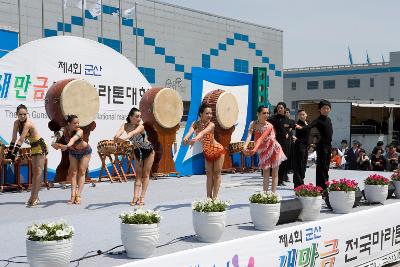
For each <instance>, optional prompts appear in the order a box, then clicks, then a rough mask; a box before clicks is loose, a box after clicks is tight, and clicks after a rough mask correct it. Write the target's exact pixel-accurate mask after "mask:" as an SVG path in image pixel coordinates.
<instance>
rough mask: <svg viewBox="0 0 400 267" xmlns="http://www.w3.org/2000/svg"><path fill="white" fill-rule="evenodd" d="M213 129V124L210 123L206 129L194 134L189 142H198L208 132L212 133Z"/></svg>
mask: <svg viewBox="0 0 400 267" xmlns="http://www.w3.org/2000/svg"><path fill="white" fill-rule="evenodd" d="M214 128H215V124H214V123H212V122H210V123H209V124H208V125H207V127H206V128H204V129H203V130H202V131H201V132H199V133H198V134H196V136H195V137H194V138H193V139H192V140H191V141H193V142H198V141H200V140H201V139H202V138H203V136H204V135H206V134H208V133H209V132H212V131H213V130H214Z"/></svg>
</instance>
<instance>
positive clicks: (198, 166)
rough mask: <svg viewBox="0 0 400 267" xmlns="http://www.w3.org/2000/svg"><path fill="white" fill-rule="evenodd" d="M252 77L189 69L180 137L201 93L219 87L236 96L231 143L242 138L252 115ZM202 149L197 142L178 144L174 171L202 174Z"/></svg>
mask: <svg viewBox="0 0 400 267" xmlns="http://www.w3.org/2000/svg"><path fill="white" fill-rule="evenodd" d="M252 79H253V75H251V74H247V73H238V72H228V71H221V70H212V69H202V68H192V95H191V101H190V110H189V116H188V120H187V123H186V127H185V132H184V134H183V137H184V136H185V135H186V133H187V132H188V131H189V129H190V127H191V125H192V123H193V122H194V121H196V120H197V119H198V114H197V113H198V109H199V107H200V105H201V102H202V100H203V98H204V96H205V95H206V94H207V93H208V92H211V91H213V90H217V89H222V90H225V91H226V92H229V93H232V94H233V95H234V96H235V97H236V100H237V103H238V107H239V116H238V117H239V119H238V121H237V123H236V125H235V131H234V132H233V133H232V139H231V143H235V142H238V141H241V140H243V138H245V137H246V136H247V128H248V126H249V124H250V121H251V116H252V106H251V103H252V101H251V99H252V91H251V87H252ZM249 103H250V104H249ZM183 137H182V141H183ZM202 152H203V150H202V147H201V143H200V142H197V143H195V144H194V145H193V146H192V147H190V148H189V146H185V145H182V146H181V147H180V149H179V152H178V155H177V157H176V160H175V165H176V168H177V171H178V172H180V173H181V174H183V175H191V174H204V157H203V153H202Z"/></svg>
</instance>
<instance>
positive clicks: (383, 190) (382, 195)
mask: <svg viewBox="0 0 400 267" xmlns="http://www.w3.org/2000/svg"><path fill="white" fill-rule="evenodd" d="M388 188H389V187H388V186H387V185H369V184H367V185H365V188H364V193H365V197H366V198H367V200H368V202H369V203H378V202H379V203H382V204H384V203H385V200H386V198H387V196H388Z"/></svg>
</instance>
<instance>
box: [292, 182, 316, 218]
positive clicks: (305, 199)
mask: <svg viewBox="0 0 400 267" xmlns="http://www.w3.org/2000/svg"><path fill="white" fill-rule="evenodd" d="M294 191H295V194H296V196H297V198H298V199H299V200H300V202H301V206H302V210H301V213H300V215H299V219H300V220H302V221H315V220H317V219H318V217H319V213H320V211H321V202H322V195H321V193H322V187H319V186H314V185H313V184H311V183H310V184H308V185H300V186H298V187H296V188H295V189H294Z"/></svg>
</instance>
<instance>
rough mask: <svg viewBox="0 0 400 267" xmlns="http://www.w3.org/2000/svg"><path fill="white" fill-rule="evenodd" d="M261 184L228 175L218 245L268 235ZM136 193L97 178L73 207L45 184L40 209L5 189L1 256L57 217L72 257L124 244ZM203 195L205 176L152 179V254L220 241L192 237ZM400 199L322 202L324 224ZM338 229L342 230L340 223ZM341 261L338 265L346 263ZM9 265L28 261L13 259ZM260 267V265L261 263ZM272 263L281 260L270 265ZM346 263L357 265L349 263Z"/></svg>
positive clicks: (256, 176)
mask: <svg viewBox="0 0 400 267" xmlns="http://www.w3.org/2000/svg"><path fill="white" fill-rule="evenodd" d="M370 173H372V172H365V171H343V170H331V171H330V177H331V179H335V178H336V179H338V178H351V179H357V180H359V181H360V182H361V181H362V180H363V179H364V178H366V177H367V176H368V174H370ZM381 174H382V175H384V176H386V177H389V176H390V175H391V173H389V172H387V173H381ZM306 176H307V177H308V178H307V180H306V182H314V179H313V178H310V177H315V169H313V168H311V169H307V175H306ZM360 187H361V188H363V184H360ZM261 188H262V179H261V174H260V173H246V174H240V173H239V174H229V175H228V174H227V175H224V176H223V179H222V186H221V191H220V198H221V199H223V200H229V201H231V202H232V205H231V207H230V209H229V210H228V212H227V225H228V226H227V227H226V229H225V231H224V234H223V236H222V239H221V240H220V242H219V243H217V244H221V242H223V241H231V240H235V239H239V240H241V239H240V238H245V237H254V238H256V235H263V234H266V232H262V231H257V230H254V228H253V225H252V224H251V223H250V222H251V220H250V212H249V206H248V203H249V201H248V198H249V196H250V195H251V194H252V193H253V192H255V191H259V190H261ZM132 192H133V181H132V180H130V181H129V182H128V183H114V184H110V183H108V182H103V183H97V184H96V186H95V187H92V186H90V184H87V185H86V187H85V189H84V192H83V195H82V204H81V205H80V206H77V205H72V206H69V205H67V204H66V202H67V200H68V199H69V196H70V190H69V188H68V189H63V188H61V187H57V184H56V188H52V189H50V190H46V189H42V190H41V191H40V194H39V197H40V200H41V203H40V204H39V205H38V207H37V208H26V207H25V204H24V203H25V202H26V201H27V199H28V198H29V193H28V192H23V193H1V194H0V213H1V214H2V216H1V220H0V229H1V230H0V240H1V242H0V259H1V260H6V259H9V258H11V257H13V256H23V255H26V249H25V237H26V228H27V226H28V225H30V224H32V223H33V222H45V221H53V220H58V219H60V218H63V219H65V220H66V221H67V222H68V223H69V224H71V225H72V226H74V228H75V235H74V237H73V256H72V259H73V260H74V259H78V258H80V257H82V256H84V255H85V254H86V253H87V252H89V251H95V252H94V253H89V254H88V255H93V254H95V253H96V251H98V250H102V251H106V250H108V249H111V248H113V247H115V246H118V245H121V238H120V219H119V218H118V215H119V213H121V212H123V211H127V210H129V209H131V207H130V206H129V202H130V201H131V199H132ZM279 193H280V194H281V196H282V198H283V199H290V198H293V197H294V192H293V184H292V183H287V185H286V186H283V187H279ZM204 196H205V176H204V175H196V176H191V177H181V178H175V177H170V178H165V179H158V180H151V181H150V185H149V190H148V193H147V196H146V205H145V208H149V209H154V208H155V209H159V210H160V211H161V215H162V216H163V218H162V220H161V224H160V242H159V247H158V248H157V249H156V250H155V253H154V254H153V256H152V257H158V256H163V255H167V254H171V253H174V252H179V251H184V250H189V249H194V248H199V247H205V246H216V245H215V244H212V245H210V244H206V243H200V242H198V241H197V240H196V238H195V237H193V236H192V235H194V230H193V227H192V213H191V203H192V201H194V200H198V199H203V198H204ZM399 202H400V201H399V200H396V199H390V200H387V202H386V203H385V205H384V206H382V205H373V206H367V205H362V206H360V207H357V208H354V209H353V212H352V213H351V214H349V215H337V214H333V213H332V212H331V211H328V210H326V207H325V205H323V211H322V212H321V216H320V220H321V224H322V222H328V221H329V220H331V219H332V220H333V219H335V218H336V217H339V216H354V217H355V218H356V217H357V212H359V211H360V212H361V213H362V212H364V211H366V210H369V209H376V211H378V210H379V209H381V208H386V209H390V207H391V206H392V205H394V206H396V207H397V208H398V204H399ZM394 206H392V207H394ZM397 211H398V209H397ZM361 213H360V214H361ZM343 218H345V217H343ZM389 218H390V220H392V222H393V223H392V224H396V225H400V216H399V215H398V212H397V213H396V214H393V215H388V217H387V219H388V220H389ZM319 222H320V221H317V223H319ZM314 223H315V222H314ZM302 224H305V223H303V222H299V221H298V222H294V223H289V224H284V225H278V226H277V227H276V229H277V230H282V229H285V228H288V227H293V226H298V227H301V226H302ZM306 224H309V223H306ZM363 224H366V225H367V226H368V221H365V222H363ZM338 229H340V225H339V228H338ZM373 231H374V229H372V230H371V232H373ZM274 232H275V230H274ZM243 240H244V239H243ZM242 246H246V243H243V244H242ZM397 249H399V246H397ZM123 250H124V248H123V247H119V248H116V249H115V250H113V252H121V251H123ZM284 251H286V248H284ZM14 260H15V261H26V258H16V259H14ZM271 260H272V259H271ZM133 262H135V260H133V259H128V258H127V257H126V255H125V254H116V255H111V254H104V255H100V256H96V257H92V258H89V259H84V260H82V261H80V262H79V266H118V265H123V264H128V263H133ZM136 262H137V264H139V263H140V261H136ZM277 262H279V261H277ZM256 263H257V262H256ZM4 264H5V263H4ZM77 264H78V262H75V263H73V264H71V265H70V266H77ZM193 264H194V265H192V266H196V267H197V265H196V259H194V261H193ZM337 264H338V263H337ZM337 264H335V265H334V266H341V265H337ZM8 266H23V265H21V264H13V263H11V264H10V265H8ZM143 266H146V265H143ZM148 266H150V265H148ZM151 266H157V265H151ZM158 266H160V265H158ZM162 266H171V265H168V262H167V261H166V262H165V264H164V265H162ZM172 266H174V265H172ZM188 266H191V265H188ZM188 266H185V267H188ZM200 266H201V267H203V266H205V265H201V264H200ZM207 266H208V265H207ZM210 266H212V265H210ZM219 266H224V267H225V266H226V265H216V267H219ZM231 266H234V265H231ZM240 266H242V265H240ZM243 266H244V265H243ZM255 266H260V265H258V264H256V265H255ZM263 266H266V265H263ZM270 266H279V265H276V264H273V265H272V264H271V265H270ZM285 266H286V265H285ZM347 266H353V265H351V264H350V265H347ZM361 266H364V265H361ZM365 266H366V265H365Z"/></svg>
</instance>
